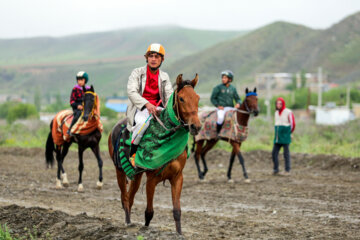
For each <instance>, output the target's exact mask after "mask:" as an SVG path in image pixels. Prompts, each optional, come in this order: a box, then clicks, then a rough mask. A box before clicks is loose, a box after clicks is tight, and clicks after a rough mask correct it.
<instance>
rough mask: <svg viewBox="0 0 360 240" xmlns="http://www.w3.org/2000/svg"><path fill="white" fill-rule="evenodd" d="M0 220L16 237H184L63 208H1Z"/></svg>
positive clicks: (13, 206)
mask: <svg viewBox="0 0 360 240" xmlns="http://www.w3.org/2000/svg"><path fill="white" fill-rule="evenodd" d="M0 222H1V223H2V224H5V223H6V224H7V226H8V228H9V229H11V231H12V236H14V237H20V238H21V237H24V236H26V237H27V238H28V237H29V238H31V237H30V234H31V235H32V236H33V237H35V238H42V239H137V237H139V236H147V238H149V239H159V238H160V239H183V238H182V237H181V236H179V235H178V234H177V233H169V232H161V231H158V230H154V229H152V228H151V227H150V228H149V227H144V226H140V225H136V224H132V225H130V226H114V225H113V224H112V222H111V221H110V220H108V219H103V218H96V217H89V216H87V214H86V213H82V214H78V215H76V216H71V215H69V214H66V213H64V212H61V211H54V210H51V209H50V210H48V209H43V208H39V207H31V208H25V207H20V206H17V205H10V206H5V207H2V208H0Z"/></svg>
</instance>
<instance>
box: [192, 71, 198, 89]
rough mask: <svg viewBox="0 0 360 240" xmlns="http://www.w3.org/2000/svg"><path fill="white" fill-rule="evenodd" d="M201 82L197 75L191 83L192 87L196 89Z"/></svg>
mask: <svg viewBox="0 0 360 240" xmlns="http://www.w3.org/2000/svg"><path fill="white" fill-rule="evenodd" d="M198 82H199V75H198V74H196V75H195V78H194V79H193V80H192V81H191V86H192V87H193V88H195V86H196V84H197V83H198Z"/></svg>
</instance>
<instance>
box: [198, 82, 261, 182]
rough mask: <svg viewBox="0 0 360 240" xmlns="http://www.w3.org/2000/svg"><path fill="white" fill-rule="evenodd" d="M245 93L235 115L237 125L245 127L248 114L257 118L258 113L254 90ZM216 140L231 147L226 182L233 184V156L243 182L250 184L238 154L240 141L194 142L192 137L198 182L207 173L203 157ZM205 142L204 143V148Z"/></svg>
mask: <svg viewBox="0 0 360 240" xmlns="http://www.w3.org/2000/svg"><path fill="white" fill-rule="evenodd" d="M245 93H246V95H247V97H246V98H245V100H244V102H243V103H242V104H241V105H240V108H239V109H238V110H237V113H236V114H237V121H238V122H237V124H239V125H241V126H244V127H247V125H248V121H249V117H250V114H252V113H253V114H254V115H255V116H257V115H258V113H259V109H258V99H257V94H256V88H255V89H254V91H253V92H249V90H248V89H247V88H246V90H245ZM218 140H223V141H226V142H229V143H230V144H231V146H232V151H231V156H230V163H229V168H228V171H227V177H228V181H229V182H233V180H232V179H231V170H232V166H233V163H234V160H235V156H238V158H239V161H240V164H241V166H242V169H243V174H244V178H245V181H246V182H250V179H249V177H248V175H247V172H246V168H245V162H244V158H243V156H242V155H241V152H240V146H241V141H234V140H230V139H228V138H215V139H210V140H199V141H197V142H195V137H194V143H193V148H192V151H194V150H195V163H196V167H197V170H198V176H199V178H200V180H203V179H204V177H205V175H206V173H207V171H208V167H207V165H206V160H205V155H206V153H207V152H208V151H210V149H212V148H213V147H214V146H215V144H216V143H217V142H218ZM205 141H206V143H205V146H204V142H205ZM195 144H196V149H195ZM200 157H201V160H202V162H203V165H204V171H201V168H200V164H199V159H200Z"/></svg>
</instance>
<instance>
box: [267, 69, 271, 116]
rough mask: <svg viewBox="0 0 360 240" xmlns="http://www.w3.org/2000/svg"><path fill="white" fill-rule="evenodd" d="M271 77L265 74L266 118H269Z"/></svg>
mask: <svg viewBox="0 0 360 240" xmlns="http://www.w3.org/2000/svg"><path fill="white" fill-rule="evenodd" d="M270 81H271V77H270V76H269V75H268V76H266V107H267V108H266V118H267V119H268V120H271V116H270V114H271V102H270V101H271V82H270Z"/></svg>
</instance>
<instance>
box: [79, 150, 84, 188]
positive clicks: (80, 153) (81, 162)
mask: <svg viewBox="0 0 360 240" xmlns="http://www.w3.org/2000/svg"><path fill="white" fill-rule="evenodd" d="M83 153H84V149H83V148H82V147H80V146H79V148H78V154H79V167H78V170H79V181H78V192H82V191H84V186H83V184H82V171H83V170H84V161H83Z"/></svg>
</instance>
